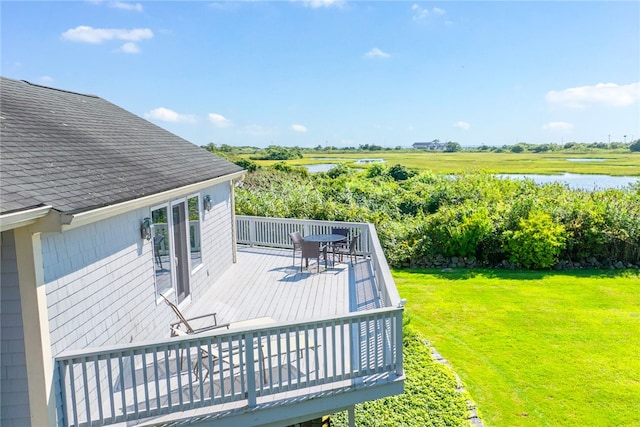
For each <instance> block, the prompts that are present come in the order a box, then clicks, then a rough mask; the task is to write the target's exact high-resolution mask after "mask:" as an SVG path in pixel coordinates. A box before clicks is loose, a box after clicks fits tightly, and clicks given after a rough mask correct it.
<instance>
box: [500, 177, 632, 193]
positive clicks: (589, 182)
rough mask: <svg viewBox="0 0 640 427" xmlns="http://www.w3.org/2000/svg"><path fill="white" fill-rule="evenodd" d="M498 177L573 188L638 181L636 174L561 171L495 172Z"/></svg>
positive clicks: (610, 185)
mask: <svg viewBox="0 0 640 427" xmlns="http://www.w3.org/2000/svg"><path fill="white" fill-rule="evenodd" d="M496 176H497V177H498V178H508V179H531V180H533V182H535V183H536V184H550V183H554V182H560V183H563V184H567V185H568V186H569V188H571V189H573V190H587V191H591V190H605V189H607V188H624V187H627V186H629V185H630V184H633V183H636V182H638V180H639V179H640V178H638V177H636V176H610V175H588V174H576V173H563V174H562V175H536V174H508V173H504V174H497V175H496Z"/></svg>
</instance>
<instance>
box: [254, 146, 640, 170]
mask: <svg viewBox="0 0 640 427" xmlns="http://www.w3.org/2000/svg"><path fill="white" fill-rule="evenodd" d="M304 156H305V157H304V158H303V159H300V160H290V161H287V163H289V164H292V165H309V164H314V163H333V162H334V160H332V159H335V162H336V163H342V162H344V163H347V164H353V163H354V162H355V161H356V160H358V159H364V158H382V159H385V161H386V164H387V165H394V164H398V163H399V164H402V165H404V166H406V167H408V168H413V169H419V170H431V171H433V172H436V173H461V172H462V171H465V172H476V171H479V170H483V171H487V172H489V173H534V174H561V173H563V172H569V173H581V174H601V175H614V176H638V175H640V153H632V152H628V151H627V152H607V151H604V150H603V151H601V152H596V153H576V154H574V153H571V152H559V153H493V152H469V151H461V152H457V153H441V152H439V153H430V152H425V151H419V150H391V151H371V152H362V151H359V152H355V153H354V152H346V153H345V152H342V153H334V154H327V153H323V152H319V153H305V155H304ZM244 157H249V156H244ZM568 158H600V159H605V160H604V161H599V162H570V161H567V159H568ZM257 163H258V164H260V165H265V166H266V165H272V164H273V163H276V162H275V161H257Z"/></svg>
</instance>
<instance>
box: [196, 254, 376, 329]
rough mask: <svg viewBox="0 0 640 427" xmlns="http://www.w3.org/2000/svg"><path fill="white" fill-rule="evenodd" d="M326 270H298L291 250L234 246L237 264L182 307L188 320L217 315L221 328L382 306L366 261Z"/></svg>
mask: <svg viewBox="0 0 640 427" xmlns="http://www.w3.org/2000/svg"><path fill="white" fill-rule="evenodd" d="M331 261H332V259H331V256H329V265H328V266H326V267H325V264H324V261H323V262H321V265H320V272H319V273H317V272H316V271H317V270H316V267H317V265H316V264H315V263H313V264H310V265H309V268H306V267H305V268H303V270H302V272H301V271H300V254H299V253H298V254H296V264H295V266H294V265H293V258H292V251H291V249H289V250H283V249H273V248H263V247H248V246H239V247H238V258H237V263H236V264H234V265H233V266H232V267H231V268H230V269H228V270H227V271H226V272H225V273H224V275H223V276H222V277H221V278H220V279H219V280H218V281H216V282H215V283H213V284H212V285H211V287H210V288H209V289H208V290H207V291H206V293H204V294H202V295H193V297H192V298H193V299H192V302H191V304H189V305H188V306H186V307H184V310H183V312H184V313H185V315H187V316H188V317H192V316H197V315H199V314H205V313H211V312H216V313H218V322H219V323H229V322H238V321H242V320H248V319H253V318H258V317H271V318H273V319H274V320H275V321H276V322H292V321H304V320H312V319H321V318H325V317H329V316H336V315H343V314H347V313H353V312H357V311H363V310H367V309H374V308H379V307H380V298H379V296H378V293H377V291H376V288H375V283H374V279H373V273H372V270H371V266H370V261H369V260H368V259H363V258H362V257H358V259H357V262H356V263H355V264H353V265H351V264H350V262H349V260H348V257H346V258H345V259H344V260H343V262H338V260H337V259H336V263H335V264H332V262H331Z"/></svg>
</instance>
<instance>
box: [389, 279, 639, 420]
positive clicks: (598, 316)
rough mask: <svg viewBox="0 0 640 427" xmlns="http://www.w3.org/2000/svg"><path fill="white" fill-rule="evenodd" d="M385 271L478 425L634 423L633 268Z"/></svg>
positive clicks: (636, 359)
mask: <svg viewBox="0 0 640 427" xmlns="http://www.w3.org/2000/svg"><path fill="white" fill-rule="evenodd" d="M393 274H394V278H395V280H396V284H397V285H398V288H399V290H400V294H401V296H402V297H403V298H406V299H407V301H408V303H407V309H406V310H407V313H408V315H409V316H410V318H411V325H412V327H414V328H415V329H416V330H417V331H418V332H419V333H420V334H421V335H423V336H425V337H426V338H427V339H428V340H429V341H430V342H431V343H432V344H433V345H434V346H435V347H436V348H437V349H438V351H439V352H440V353H441V354H442V355H443V356H444V357H445V358H446V359H447V360H448V361H449V362H450V363H451V364H452V366H453V369H454V370H455V371H456V372H457V373H458V374H459V375H460V377H461V378H462V381H463V382H464V384H465V386H466V388H467V390H468V391H469V393H470V395H471V397H472V398H473V400H474V401H475V402H476V404H477V405H478V408H479V411H480V414H481V417H482V418H483V420H484V421H485V423H486V425H488V426H585V425H589V426H632V425H640V357H639V355H640V273H638V271H637V270H636V271H635V272H633V271H626V272H622V273H621V272H616V271H583V270H580V271H571V272H531V271H502V270H454V271H451V272H440V271H436V270H397V271H394V272H393Z"/></svg>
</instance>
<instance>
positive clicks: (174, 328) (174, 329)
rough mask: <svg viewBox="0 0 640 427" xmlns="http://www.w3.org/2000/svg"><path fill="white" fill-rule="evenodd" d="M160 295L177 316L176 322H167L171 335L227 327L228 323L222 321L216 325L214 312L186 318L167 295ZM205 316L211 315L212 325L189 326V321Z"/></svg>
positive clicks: (216, 320)
mask: <svg viewBox="0 0 640 427" xmlns="http://www.w3.org/2000/svg"><path fill="white" fill-rule="evenodd" d="M160 296H161V297H162V298H163V299H164V302H166V303H167V305H168V306H169V307H171V310H173V312H174V314H175V315H176V317H177V318H178V321H177V322H174V323H170V324H169V328H170V329H171V336H172V337H175V336H177V335H181V333H180V332H182V333H185V334H197V333H200V332H205V331H210V330H212V329H218V328H227V329H228V328H229V324H228V323H223V324H221V325H218V319H216V313H209V314H203V315H202V316H196V317H192V318H190V319H187V318H186V317H184V315H183V314H182V312H181V311H180V309H179V308H178V307H177V306H176V305H175V304H174V303H172V302H171V301H169V300H168V299H167V297H165V296H164V295H162V294H160ZM207 317H213V325H211V324H209V325H207V326H203V327H201V328H194V327H192V326H191V323H190V322H191V321H193V320H199V319H205V318H207ZM183 327H184V330H183V329H182V328H183Z"/></svg>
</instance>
